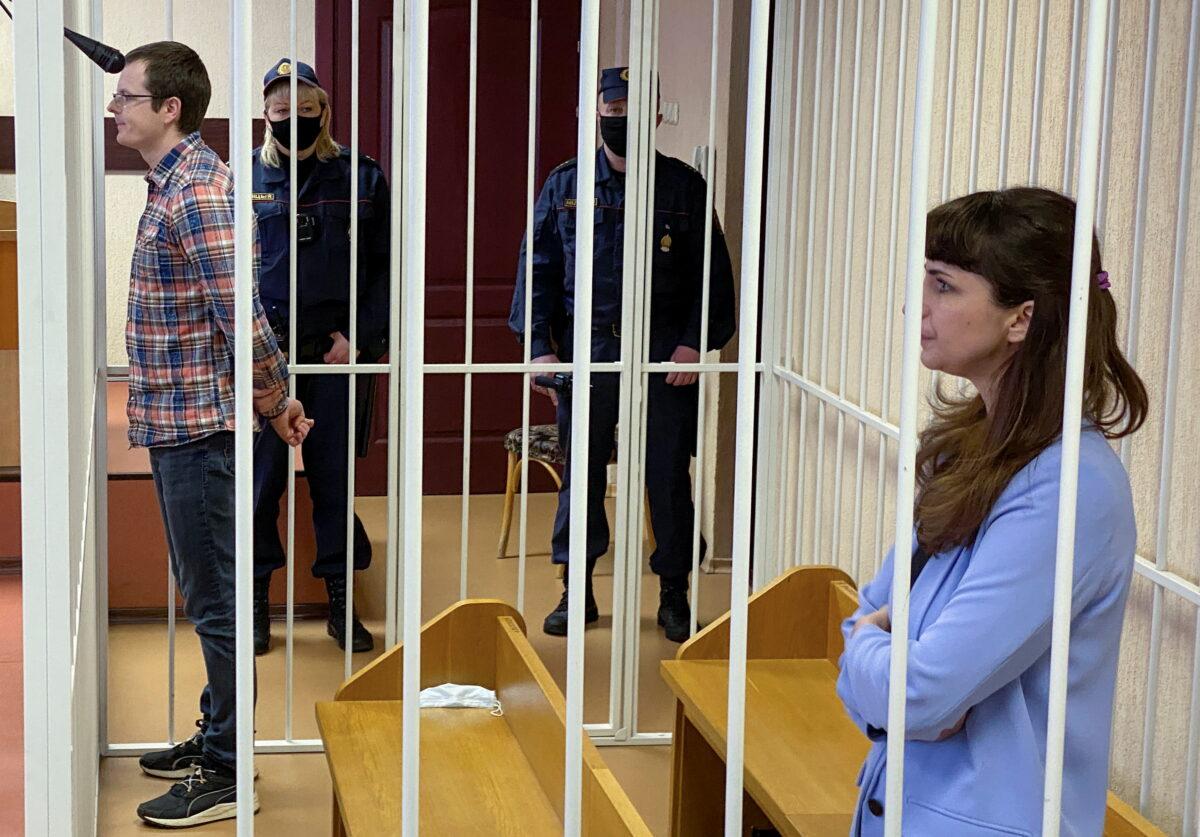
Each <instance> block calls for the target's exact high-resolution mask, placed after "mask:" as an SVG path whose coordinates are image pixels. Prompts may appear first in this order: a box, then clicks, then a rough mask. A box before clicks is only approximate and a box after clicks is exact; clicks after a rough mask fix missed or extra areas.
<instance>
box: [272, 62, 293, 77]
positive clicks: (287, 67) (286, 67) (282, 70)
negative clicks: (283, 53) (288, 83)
mask: <svg viewBox="0 0 1200 837" xmlns="http://www.w3.org/2000/svg"><path fill="white" fill-rule="evenodd" d="M291 71H292V65H291V64H289V63H288V62H286V61H284V62H283V63H282V64H280V65H279V68H278V69H277V70H275V72H276V73H278V74H279V75H281V76H286V75H287V74H288V73H290V72H291Z"/></svg>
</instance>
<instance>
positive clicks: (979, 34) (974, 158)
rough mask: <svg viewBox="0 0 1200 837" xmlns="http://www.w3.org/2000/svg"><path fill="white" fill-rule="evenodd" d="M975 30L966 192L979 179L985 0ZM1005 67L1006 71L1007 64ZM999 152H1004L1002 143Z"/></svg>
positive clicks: (1007, 58)
mask: <svg viewBox="0 0 1200 837" xmlns="http://www.w3.org/2000/svg"><path fill="white" fill-rule="evenodd" d="M1010 12H1011V9H1010ZM975 31H976V35H975V90H974V95H973V96H972V98H971V168H970V174H969V175H968V176H967V192H968V193H970V192H974V191H975V184H976V183H978V181H979V122H980V112H981V110H982V108H983V67H984V54H985V47H987V0H979V18H978V19H977V20H976V22H975ZM1004 60H1005V61H1009V60H1011V59H1010V57H1009V54H1008V52H1007V41H1006V51H1005V54H1004ZM1005 69H1006V71H1007V66H1006V68H1005ZM1006 99H1007V95H1006ZM1005 115H1007V114H1005ZM1000 130H1001V132H1002V133H1003V132H1004V130H1005V128H1004V127H1003V126H1002V127H1001V129H1000ZM1006 139H1007V137H1006ZM1000 153H1001V155H1003V154H1004V151H1003V145H1002V146H1001V152H1000ZM943 200H945V198H943Z"/></svg>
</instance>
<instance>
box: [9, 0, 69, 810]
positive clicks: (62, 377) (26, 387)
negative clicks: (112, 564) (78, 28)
mask: <svg viewBox="0 0 1200 837" xmlns="http://www.w3.org/2000/svg"><path fill="white" fill-rule="evenodd" d="M13 14H14V16H15V19H14V33H13V90H14V105H15V107H14V117H15V118H14V140H15V143H14V144H15V148H16V178H17V182H16V186H17V227H18V229H20V230H21V231H22V232H21V246H20V249H19V250H18V253H17V260H18V261H17V276H18V277H19V278H18V282H19V286H18V300H17V301H18V306H19V308H18V310H19V319H20V354H19V358H20V405H21V461H22V463H23V465H22V470H21V554H22V555H23V556H24V568H23V571H22V579H21V584H22V589H21V607H22V612H21V620H22V645H23V675H24V679H23V684H22V688H23V697H24V741H25V759H24V769H25V777H24V778H25V788H24V790H25V830H26V833H27V834H68V833H70V831H71V811H72V809H73V808H74V802H75V800H74V790H73V786H72V782H71V776H72V774H71V737H70V736H71V714H72V713H71V709H72V707H71V697H70V682H71V676H70V674H71V672H70V665H71V635H70V618H69V617H68V616H67V614H66V611H67V608H64V607H63V604H62V602H63V601H67V600H69V599H67V597H68V596H69V595H70V592H69V591H70V589H71V579H70V570H69V569H68V562H67V561H65V560H61V556H66V555H69V554H71V552H72V551H73V547H72V545H71V543H70V542H69V541H70V537H69V531H70V525H69V523H70V520H69V517H68V515H69V502H68V499H69V497H70V474H71V471H70V462H69V461H68V457H67V454H68V451H67V447H68V446H67V445H66V444H64V443H63V440H64V439H66V438H67V435H68V432H69V426H70V423H69V417H70V410H71V406H72V405H71V397H70V396H71V393H70V391H69V390H68V381H69V371H70V370H69V364H68V360H67V356H66V354H67V353H65V352H63V351H62V350H61V343H62V338H63V334H64V329H65V327H66V324H65V318H66V312H67V307H68V306H67V298H68V297H67V295H68V287H67V278H66V277H67V276H68V270H67V267H68V265H67V255H66V250H65V248H64V247H63V246H62V233H61V226H62V225H61V220H62V218H63V217H64V216H65V214H66V211H67V180H66V166H65V164H64V163H65V160H66V119H65V113H64V108H63V101H64V89H65V85H64V66H63V64H64V61H63V58H64V56H63V44H62V30H63V4H62V3H37V4H35V3H17V4H15V9H14V12H13ZM54 559H58V560H54Z"/></svg>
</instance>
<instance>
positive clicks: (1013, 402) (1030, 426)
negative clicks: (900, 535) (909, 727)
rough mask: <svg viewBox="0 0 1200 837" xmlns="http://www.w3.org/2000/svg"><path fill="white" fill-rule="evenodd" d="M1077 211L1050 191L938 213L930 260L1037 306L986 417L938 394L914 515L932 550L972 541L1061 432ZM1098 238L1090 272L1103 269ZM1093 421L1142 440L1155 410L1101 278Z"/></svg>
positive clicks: (1090, 327)
mask: <svg viewBox="0 0 1200 837" xmlns="http://www.w3.org/2000/svg"><path fill="white" fill-rule="evenodd" d="M1074 235H1075V202H1074V201H1072V200H1071V199H1070V198H1067V197H1065V196H1063V195H1060V194H1058V193H1057V192H1052V191H1050V190H1048V189H1036V188H1017V189H1005V190H1003V191H999V192H976V193H975V194H972V195H966V196H965V197H961V198H958V199H956V200H953V201H950V202H949V203H946V204H942V205H941V206H939V207H937V208H936V209H934V210H933V211H931V212H930V213H929V216H928V226H927V228H926V234H925V257H926V258H927V259H931V260H934V261H940V262H945V263H947V264H950V265H954V266H955V267H958V268H961V269H962V270H966V271H969V272H971V273H976V274H979V275H980V276H982V277H983V278H984V279H986V280H987V282H988V283H989V284H990V285H991V296H992V301H993V302H994V303H995V304H996V305H999V306H1002V307H1005V308H1012V307H1015V306H1018V305H1021V304H1022V303H1024V302H1027V301H1029V300H1032V301H1033V316H1032V319H1031V321H1030V324H1029V330H1028V333H1027V334H1026V336H1025V340H1024V342H1022V343H1021V344H1020V347H1019V348H1018V349H1017V351H1016V352H1015V353H1014V354H1013V355H1012V357H1011V358H1010V359H1009V360H1008V362H1007V363H1006V365H1005V366H1004V367H1003V368H1002V369H1001V371H1000V374H999V377H998V380H997V382H996V386H995V399H994V401H995V406H994V410H993V412H992V413H991V414H988V412H987V410H986V408H985V406H984V403H983V399H982V398H980V397H979V396H978V395H973V396H962V397H954V396H947V395H946V394H945V393H943V391H942V390H941V388H940V387H939V388H938V391H937V392H936V394H935V399H934V403H933V404H932V406H933V411H934V420H933V422H932V423H931V424H930V426H929V427H928V428H927V429H926V430H925V431H924V432H923V433H922V434H921V439H920V448H919V450H918V452H917V491H918V494H917V496H918V499H917V503H916V509H915V517H916V519H917V538H918V542H919V544H920V546H921V548H922V549H924V550H925V551H926V552H927V553H928V554H931V555H932V554H936V553H938V552H943V551H945V550H947V549H950V548H952V547H956V546H962V545H965V544H967V543H969V542H970V541H971V540H973V539H974V537H975V535H976V533H977V532H978V531H979V527H980V525H982V523H983V521H984V519H985V518H986V517H987V515H988V512H989V511H990V510H991V508H992V506H993V505H994V504H995V503H996V501H997V499H999V497H1000V494H1001V493H1002V492H1003V491H1004V489H1005V487H1006V486H1007V485H1008V483H1009V482H1010V481H1011V480H1012V478H1013V476H1015V475H1016V473H1017V472H1018V471H1020V470H1021V469H1022V468H1023V467H1025V466H1026V465H1027V464H1029V462H1030V461H1031V460H1032V459H1033V458H1034V457H1036V456H1037V455H1038V454H1039V453H1041V452H1042V451H1043V450H1044V449H1045V448H1046V447H1047V446H1049V445H1051V444H1053V443H1054V442H1055V440H1057V439H1058V437H1059V436H1060V435H1061V433H1062V420H1063V388H1064V386H1065V381H1066V360H1067V325H1068V320H1069V314H1070V292H1071V253H1072V246H1073V241H1074ZM1102 269H1103V268H1102V267H1101V264H1100V244H1099V242H1098V241H1097V240H1096V236H1095V234H1093V235H1092V265H1091V273H1092V276H1093V277H1096V276H1097V275H1098V274H1099V273H1100V272H1101V270H1102ZM1087 320H1088V322H1087V351H1086V355H1085V360H1084V373H1083V374H1084V377H1083V415H1084V418H1085V420H1087V421H1090V422H1091V423H1093V424H1094V425H1095V426H1096V427H1097V428H1098V429H1099V430H1100V431H1101V432H1102V433H1103V434H1104V435H1105V436H1106V437H1107V438H1109V439H1117V438H1121V437H1122V436H1127V435H1129V434H1131V433H1134V432H1136V431H1137V429H1138V428H1139V427H1141V426H1142V423H1143V422H1144V421H1145V419H1146V411H1147V409H1148V406H1149V400H1148V398H1147V396H1146V387H1145V385H1144V384H1143V383H1142V380H1141V379H1140V378H1139V377H1138V375H1137V372H1135V371H1134V370H1133V367H1131V366H1130V365H1129V362H1128V361H1126V360H1125V356H1124V355H1123V354H1122V353H1121V349H1120V347H1119V346H1118V344H1117V307H1116V304H1115V302H1114V301H1113V297H1112V294H1111V293H1109V292H1108V291H1107V290H1104V289H1102V288H1101V287H1100V286H1099V284H1098V283H1097V282H1096V281H1095V279H1093V282H1092V284H1091V292H1090V293H1089V295H1088V316H1087Z"/></svg>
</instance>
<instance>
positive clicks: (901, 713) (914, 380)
mask: <svg viewBox="0 0 1200 837" xmlns="http://www.w3.org/2000/svg"><path fill="white" fill-rule="evenodd" d="M937 25H938V0H922V2H921V30H920V36H919V37H920V40H919V41H918V47H917V89H916V101H915V104H914V109H913V147H912V175H911V179H910V181H909V200H908V250H907V253H906V255H907V271H906V276H907V284H906V288H905V298H904V304H905V311H904V361H903V366H902V372H901V378H900V381H901V383H900V451H899V455H898V457H897V459H898V462H899V467H898V469H897V474H896V553H895V555H896V557H895V562H894V565H893V566H894V573H893V576H892V655H891V666H890V671H889V674H888V677H889V690H888V729H889V730H890V731H891V732H892V734H891V735H889V736H888V743H887V797H886V802H885V803H884V817H885V820H884V830H885V833H886V834H887V835H888V837H900V822H901V817H902V816H903V813H904V807H903V806H904V793H903V790H904V739H905V736H904V734H903V730H904V729H905V728H906V727H905V720H904V718H905V708H906V707H905V705H904V702H905V682H906V679H907V674H908V588H909V578H910V575H911V571H912V549H911V544H912V528H913V497H914V487H915V480H916V469H915V463H916V455H917V419H918V416H917V399H918V396H919V393H918V389H917V388H918V377H917V376H918V374H919V372H920V364H921V358H920V341H921V296H922V290H923V287H924V278H925V212H926V205H927V203H928V199H929V198H928V195H929V140H930V122H931V119H932V107H931V102H930V98H931V96H932V94H933V69H934V50H935V48H936V47H937Z"/></svg>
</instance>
